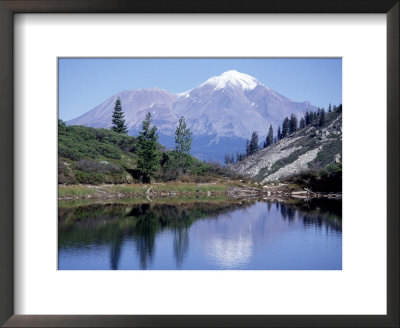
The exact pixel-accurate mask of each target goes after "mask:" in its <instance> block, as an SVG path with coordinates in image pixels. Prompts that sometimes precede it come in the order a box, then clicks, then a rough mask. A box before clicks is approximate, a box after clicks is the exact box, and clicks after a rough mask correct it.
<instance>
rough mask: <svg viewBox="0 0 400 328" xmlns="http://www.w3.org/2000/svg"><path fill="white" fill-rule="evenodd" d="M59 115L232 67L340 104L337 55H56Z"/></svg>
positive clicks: (184, 84) (182, 87) (173, 87)
mask: <svg viewBox="0 0 400 328" xmlns="http://www.w3.org/2000/svg"><path fill="white" fill-rule="evenodd" d="M58 68H59V74H58V79H59V84H58V87H59V118H61V119H63V120H70V119H72V118H75V117H77V116H79V115H81V114H83V113H85V112H87V111H88V110H90V109H92V108H93V107H95V106H97V105H99V104H100V103H102V102H103V101H104V100H106V99H107V98H109V97H111V96H112V95H113V94H115V93H118V92H120V91H123V90H133V89H145V88H152V87H154V86H156V87H158V88H160V89H165V90H167V91H169V92H172V93H179V92H184V91H186V90H189V89H192V88H194V87H196V86H198V85H199V84H201V83H203V82H204V81H206V80H207V79H209V78H210V77H212V76H215V75H220V74H222V73H223V72H225V71H228V70H231V69H235V70H237V71H239V72H241V73H245V74H248V75H251V76H254V77H255V78H256V79H258V80H259V81H260V82H261V83H262V84H264V85H266V86H268V87H269V88H271V89H272V90H274V91H276V92H278V93H280V94H282V95H284V96H285V97H288V98H289V99H291V100H295V101H305V100H307V101H310V102H311V103H312V104H313V105H315V106H319V107H325V108H326V107H328V104H329V103H332V104H340V103H341V102H342V60H341V59H340V58H310V59H301V58H297V59H292V58H285V59H282V58H281V59H274V58H246V59H241V58H227V59H223V58H221V59H220V58H209V59H207V58H206V59H204V58H201V59H200V58H199V59H196V58H190V59H184V58H173V59H172V58H171V59H169V58H164V59H161V58H153V59H151V58H146V59H144V58H143V59H142V58H60V59H59V67H58Z"/></svg>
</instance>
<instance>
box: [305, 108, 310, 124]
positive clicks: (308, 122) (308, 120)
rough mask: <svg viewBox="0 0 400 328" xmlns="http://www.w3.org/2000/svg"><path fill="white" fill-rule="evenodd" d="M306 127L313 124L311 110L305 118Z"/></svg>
mask: <svg viewBox="0 0 400 328" xmlns="http://www.w3.org/2000/svg"><path fill="white" fill-rule="evenodd" d="M304 118H305V121H306V122H305V123H306V125H310V124H311V123H312V112H311V111H310V110H307V111H306V115H305V116H304Z"/></svg>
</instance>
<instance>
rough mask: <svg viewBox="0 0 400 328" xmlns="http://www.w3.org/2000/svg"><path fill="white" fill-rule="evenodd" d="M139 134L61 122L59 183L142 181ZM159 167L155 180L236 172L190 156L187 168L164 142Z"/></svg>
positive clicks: (189, 179)
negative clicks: (182, 165)
mask: <svg viewBox="0 0 400 328" xmlns="http://www.w3.org/2000/svg"><path fill="white" fill-rule="evenodd" d="M135 143H136V138H135V137H131V136H128V135H125V134H118V133H116V132H114V131H112V130H107V129H96V128H90V127H84V126H66V125H65V123H64V122H62V121H59V123H58V183H59V184H92V185H98V184H126V183H128V184H129V183H135V182H140V181H141V173H140V172H139V171H138V170H137V154H136V148H135ZM158 148H159V152H160V169H159V171H158V172H157V174H156V176H155V181H157V182H166V181H176V180H179V181H186V182H209V181H213V180H215V179H220V178H226V177H229V176H230V177H232V176H233V174H234V173H233V172H231V171H229V170H228V169H226V168H224V167H221V166H219V165H217V164H210V163H204V162H201V161H200V160H198V159H196V158H194V157H192V156H188V158H187V159H186V162H187V163H188V164H187V169H186V170H185V172H182V170H181V169H180V168H179V165H178V163H177V162H176V160H175V157H174V152H173V151H169V150H166V149H165V147H163V146H162V145H161V144H159V146H158Z"/></svg>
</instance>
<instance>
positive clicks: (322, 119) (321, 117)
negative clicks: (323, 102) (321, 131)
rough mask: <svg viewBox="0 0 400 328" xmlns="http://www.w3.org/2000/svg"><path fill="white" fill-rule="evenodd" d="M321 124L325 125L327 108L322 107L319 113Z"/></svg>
mask: <svg viewBox="0 0 400 328" xmlns="http://www.w3.org/2000/svg"><path fill="white" fill-rule="evenodd" d="M318 125H319V126H324V125H325V109H323V108H322V110H321V113H320V115H319V124H318Z"/></svg>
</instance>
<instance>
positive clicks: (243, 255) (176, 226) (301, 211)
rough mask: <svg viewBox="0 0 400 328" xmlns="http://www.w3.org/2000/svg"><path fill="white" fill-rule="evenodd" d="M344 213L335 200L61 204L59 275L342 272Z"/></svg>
mask: <svg viewBox="0 0 400 328" xmlns="http://www.w3.org/2000/svg"><path fill="white" fill-rule="evenodd" d="M124 202H126V201H124ZM341 208H342V204H341V202H340V201H334V200H313V201H308V202H306V201H298V202H295V203H294V204H287V203H280V202H267V201H226V200H225V201H224V200H222V201H207V202H205V201H197V202H196V201H192V202H181V203H174V204H165V203H164V204H162V203H151V204H129V203H125V204H108V205H99V204H91V205H85V206H76V205H74V204H73V203H71V204H68V203H60V208H59V220H58V227H59V228H58V229H59V235H58V237H59V254H58V255H59V269H61V270H138V269H149V270H177V269H184V270H192V269H194V270H221V269H227V270H232V269H250V270H292V269H293V270H314V269H316V270H326V269H328V270H340V269H341V268H342V219H341Z"/></svg>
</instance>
